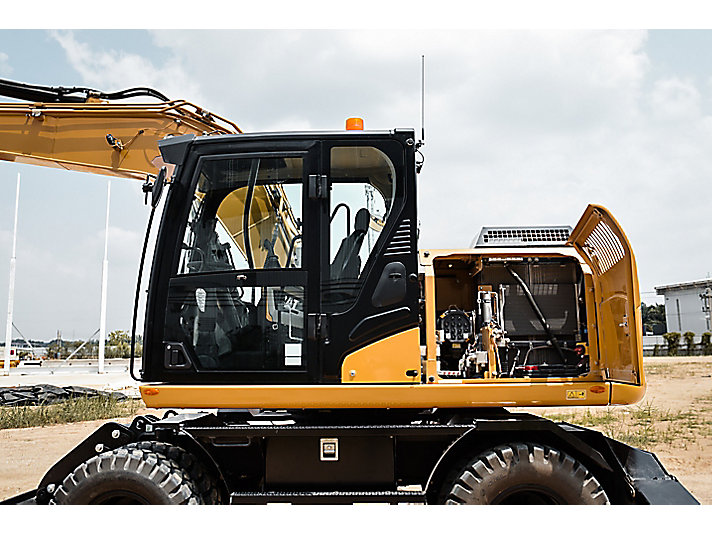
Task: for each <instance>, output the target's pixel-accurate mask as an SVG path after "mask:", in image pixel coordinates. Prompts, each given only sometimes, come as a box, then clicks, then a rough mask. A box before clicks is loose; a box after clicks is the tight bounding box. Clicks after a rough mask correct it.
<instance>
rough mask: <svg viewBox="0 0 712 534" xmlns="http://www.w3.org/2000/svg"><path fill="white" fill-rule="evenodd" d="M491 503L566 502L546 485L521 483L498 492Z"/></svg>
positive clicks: (535, 503)
mask: <svg viewBox="0 0 712 534" xmlns="http://www.w3.org/2000/svg"><path fill="white" fill-rule="evenodd" d="M492 504H513V505H521V504H534V505H540V504H566V501H565V500H564V499H563V498H562V497H561V496H560V495H559V494H558V493H556V492H554V491H552V490H551V489H550V488H547V487H546V486H538V485H535V484H522V485H519V486H514V487H511V488H509V489H507V490H506V491H504V492H502V493H500V494H499V495H497V497H496V498H495V499H494V500H493V501H492Z"/></svg>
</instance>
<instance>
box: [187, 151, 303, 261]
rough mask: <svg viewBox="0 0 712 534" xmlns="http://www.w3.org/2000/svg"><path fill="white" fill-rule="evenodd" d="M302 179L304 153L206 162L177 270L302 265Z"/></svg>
mask: <svg viewBox="0 0 712 534" xmlns="http://www.w3.org/2000/svg"><path fill="white" fill-rule="evenodd" d="M301 181H302V160H301V158H241V159H219V160H208V161H206V162H205V163H204V164H203V166H202V168H201V170H200V178H199V182H198V187H197V189H196V198H195V199H194V201H193V207H192V209H191V212H190V216H189V218H188V224H187V226H186V231H185V236H184V239H183V246H182V250H181V255H180V261H179V264H178V274H189V273H200V272H211V271H224V270H239V269H294V268H300V267H301V241H302V240H301V237H302V236H301V211H302V210H301V207H302V183H301ZM245 225H246V227H247V231H245Z"/></svg>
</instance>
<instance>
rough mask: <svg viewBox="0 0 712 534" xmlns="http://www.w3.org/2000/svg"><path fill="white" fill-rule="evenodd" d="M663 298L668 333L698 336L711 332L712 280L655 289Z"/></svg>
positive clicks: (706, 279)
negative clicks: (690, 333)
mask: <svg viewBox="0 0 712 534" xmlns="http://www.w3.org/2000/svg"><path fill="white" fill-rule="evenodd" d="M655 291H656V292H657V294H658V295H663V296H664V297H665V321H666V322H667V331H668V332H680V333H683V332H694V333H695V334H697V335H698V336H699V335H700V334H702V333H704V332H710V331H712V324H710V305H711V304H712V278H705V279H704V280H697V281H695V282H683V283H680V284H670V285H667V286H658V287H656V288H655Z"/></svg>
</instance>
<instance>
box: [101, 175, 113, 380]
mask: <svg viewBox="0 0 712 534" xmlns="http://www.w3.org/2000/svg"><path fill="white" fill-rule="evenodd" d="M110 203H111V182H110V181H108V182H107V184H106V229H105V233H104V263H103V264H102V269H101V320H100V323H99V374H102V373H103V372H104V348H105V346H106V287H107V278H108V276H109V256H108V253H109V205H110Z"/></svg>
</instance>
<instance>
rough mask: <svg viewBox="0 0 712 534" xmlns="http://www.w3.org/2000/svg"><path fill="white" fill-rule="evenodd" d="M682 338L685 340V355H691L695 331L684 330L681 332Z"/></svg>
mask: <svg viewBox="0 0 712 534" xmlns="http://www.w3.org/2000/svg"><path fill="white" fill-rule="evenodd" d="M682 338H683V339H684V340H685V347H686V349H687V355H688V356H689V355H691V354H692V351H693V350H694V347H695V333H694V332H685V333H684V334H682Z"/></svg>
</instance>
